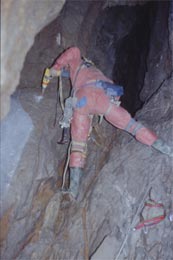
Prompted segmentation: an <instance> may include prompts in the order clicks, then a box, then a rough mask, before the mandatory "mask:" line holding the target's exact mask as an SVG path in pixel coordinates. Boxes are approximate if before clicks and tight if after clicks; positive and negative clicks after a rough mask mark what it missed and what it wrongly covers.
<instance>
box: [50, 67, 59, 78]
mask: <svg viewBox="0 0 173 260" xmlns="http://www.w3.org/2000/svg"><path fill="white" fill-rule="evenodd" d="M49 72H50V76H51V77H52V78H53V77H58V76H60V75H61V70H56V69H55V68H54V67H52V68H50V71H49Z"/></svg>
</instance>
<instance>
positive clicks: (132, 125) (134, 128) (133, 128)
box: [124, 118, 144, 136]
mask: <svg viewBox="0 0 173 260" xmlns="http://www.w3.org/2000/svg"><path fill="white" fill-rule="evenodd" d="M141 128H144V126H143V125H142V124H141V123H138V122H137V121H136V120H134V119H133V118H131V119H130V121H129V123H128V124H127V126H126V127H125V128H124V130H125V131H127V132H129V133H131V134H132V135H133V136H135V135H136V134H137V132H138V131H139V130H140V129H141Z"/></svg>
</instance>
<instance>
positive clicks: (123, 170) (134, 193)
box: [0, 1, 173, 260]
mask: <svg viewBox="0 0 173 260" xmlns="http://www.w3.org/2000/svg"><path fill="white" fill-rule="evenodd" d="M111 2H112V1H111ZM90 4H91V6H90ZM107 4H110V1H107ZM167 4H168V3H167ZM167 4H166V5H164V3H159V4H158V5H157V4H156V6H157V8H156V9H155V13H156V16H155V19H154V18H153V20H154V21H155V22H153V27H154V28H155V30H154V32H155V34H154V35H153V33H151V32H150V35H151V41H150V42H149V44H148V46H149V47H148V48H149V52H148V56H147V57H146V62H147V64H148V68H149V69H148V71H147V73H146V74H145V75H144V82H147V84H146V85H145V87H146V88H147V90H146V92H145V93H147V94H146V96H145V98H143V99H142V101H143V102H144V106H143V107H142V109H141V110H140V111H138V113H137V114H136V118H137V119H138V120H140V121H141V122H143V123H144V124H145V125H147V126H148V127H150V128H152V129H153V130H155V131H156V132H157V134H158V135H159V136H161V137H162V138H163V139H164V140H165V141H167V142H168V144H170V145H173V143H172V139H171V138H170V137H171V136H172V129H173V126H172V103H173V102H172V86H173V78H172V74H169V73H168V74H167V73H165V69H164V68H165V65H166V64H167V59H168V58H169V60H171V59H172V57H173V56H172V50H171V47H172V46H171V45H170V44H169V42H171V41H172V38H171V37H172V20H171V19H170V17H172V14H173V12H170V10H171V9H169V8H168V6H169V5H167ZM95 5H97V4H96V3H94V6H93V9H92V3H91V1H89V2H88V3H85V5H82V6H81V5H80V1H77V4H76V5H74V4H72V2H71V1H69V2H67V3H66V5H65V8H64V9H63V10H62V11H61V13H60V16H59V17H58V18H57V19H55V20H54V21H53V22H51V23H50V24H49V25H48V26H47V27H45V28H44V29H43V30H42V31H41V32H40V33H39V34H38V35H37V36H36V38H35V44H36V45H35V44H34V45H33V46H32V48H31V50H30V53H28V55H27V56H26V60H25V64H24V67H23V70H22V75H21V81H20V84H19V86H18V90H17V91H16V94H15V96H17V98H18V100H19V101H20V104H21V105H22V107H23V109H24V110H25V111H26V113H27V114H28V115H29V117H30V118H31V120H32V124H33V126H34V129H33V131H32V133H31V135H30V138H29V140H28V143H27V145H26V146H25V147H24V151H23V153H22V157H21V160H20V162H19V164H18V167H17V170H16V175H15V176H14V177H13V179H12V182H11V183H10V186H9V190H8V191H9V192H8V193H7V196H6V198H5V200H4V201H2V202H1V205H2V207H1V208H2V211H1V222H0V230H1V232H0V242H1V256H2V259H6V260H7V259H13V258H16V259H23V260H26V259H37V260H38V259H43V260H44V259H70V260H71V259H88V258H90V259H92V260H93V259H100V255H101V256H104V257H105V259H110V260H111V259H137V260H138V259H144V260H145V259H147V258H151V257H152V258H153V259H155V260H156V259H157V260H158V259H160V260H161V259H171V257H172V254H173V252H172V248H173V245H172V241H173V237H172V233H171V232H170V231H171V228H172V225H171V224H172V223H171V222H170V221H169V219H168V216H169V214H171V212H172V210H173V208H172V196H173V193H172V186H171V185H172V182H173V180H172V174H171V173H172V169H173V165H172V160H171V159H170V158H169V157H167V156H165V155H162V154H160V153H158V152H156V151H155V150H153V149H152V148H149V147H146V146H144V145H142V144H140V143H137V142H136V141H135V140H134V138H132V137H131V136H130V135H128V134H127V133H124V132H122V131H120V130H117V131H115V128H113V127H111V126H108V124H107V123H106V122H105V121H103V123H102V125H101V126H99V127H98V126H96V128H95V129H93V132H92V135H91V138H90V140H89V142H88V149H89V152H88V159H87V166H86V169H85V175H84V176H83V178H82V183H81V187H80V196H79V199H78V202H77V203H75V202H70V201H69V199H68V197H66V196H65V195H64V196H62V193H61V192H60V187H61V184H62V172H63V166H64V163H65V160H66V152H67V148H68V146H67V145H65V146H59V145H57V140H58V139H59V138H60V136H61V130H60V128H59V127H58V125H57V124H55V118H56V116H57V119H59V118H60V117H61V109H60V107H59V106H58V108H57V104H56V96H57V92H56V88H55V86H56V84H57V82H56V80H54V81H52V83H51V84H50V88H49V89H48V90H47V91H46V93H45V96H44V98H43V99H41V98H40V88H39V84H40V74H41V72H42V69H43V68H44V67H46V66H48V65H50V64H51V63H52V62H53V59H54V58H55V56H56V54H57V55H58V54H59V53H60V52H61V51H62V50H63V49H64V48H66V47H68V46H70V45H71V44H79V45H80V44H81V46H83V50H82V51H83V52H84V54H85V53H86V54H87V56H89V57H91V58H93V59H94V61H95V62H96V63H97V65H99V66H100V67H101V68H105V72H106V73H107V74H109V73H111V72H112V69H113V59H112V62H111V64H112V66H110V67H107V66H106V65H107V59H108V60H109V58H107V56H106V57H105V58H104V55H103V54H104V53H103V51H102V52H101V47H102V46H99V41H98V42H97V44H98V46H97V48H96V50H95V46H94V44H93V45H92V43H91V39H92V37H93V42H95V41H94V39H95V37H94V36H95V35H94V36H92V34H93V32H94V31H95V28H96V27H97V26H96V27H95V25H96V24H97V25H98V20H99V19H101V18H99V12H98V9H99V8H101V5H100V3H98V6H97V8H96V7H95ZM106 7H109V8H110V7H111V5H110V6H107V5H106ZM104 8H105V7H104ZM89 10H90V11H89ZM92 10H95V12H96V13H97V14H98V17H97V18H98V20H97V19H96V20H95V18H96V17H94V18H93V16H91V18H92V19H91V24H90V27H89V31H87V25H86V22H85V21H86V20H87V17H88V15H89V14H90V13H91V11H92ZM100 10H101V9H100ZM161 10H164V15H162V16H161V15H160V13H161ZM168 10H169V23H168V20H167V19H166V18H165V17H166V16H168ZM103 11H104V9H103ZM93 13H94V11H93ZM77 14H78V15H79V18H78V19H79V20H77V21H76V16H77ZM92 15H93V14H92ZM163 17H164V18H165V19H166V21H167V22H166V21H165V19H163ZM162 19H163V20H162ZM70 21H73V22H71V23H70ZM79 21H80V22H79ZM73 23H74V26H73ZM126 24H127V23H126ZM160 24H162V26H161V27H160ZM168 25H169V28H168ZM81 28H85V30H86V34H85V33H83V31H84V29H83V30H81ZM91 28H93V30H90V29H91ZM118 28H119V27H118ZM130 28H131V27H130ZM160 28H162V29H160ZM168 29H169V30H168ZM161 30H162V31H161ZM121 32H122V31H121ZM165 32H167V33H165ZM168 32H169V34H168ZM58 33H60V34H61V40H62V42H61V45H58V44H59V43H58V42H59V41H58V42H57V36H58V35H59V34H58ZM81 33H83V36H82V37H81V38H80V34H81ZM101 33H102V32H100V34H99V33H98V34H97V35H98V36H99V37H101ZM162 33H163V34H165V35H166V36H165V41H163V42H162V44H161V45H159V46H160V48H153V46H155V45H156V44H157V39H158V38H159V35H160V34H162ZM47 37H48V38H49V43H50V46H51V50H50V47H49V43H48V42H47ZM168 37H169V38H168ZM83 39H85V40H83ZM100 39H101V38H100ZM85 41H86V42H87V43H88V44H89V45H88V46H87V44H86V45H85V44H84V43H85ZM103 42H104V39H103ZM42 44H43V45H42ZM83 44H84V45H83ZM38 46H40V48H39V49H38ZM105 46H107V45H105ZM164 46H167V48H165V47H164ZM87 47H88V48H87ZM99 48H100V49H99ZM94 50H95V51H94ZM103 50H104V49H103ZM100 53H101V54H100ZM105 53H107V52H105ZM109 55H110V54H109ZM161 56H162V57H163V58H162V59H161V60H160V66H159V69H157V73H154V74H153V68H157V60H158V59H157V58H156V57H161ZM150 61H153V64H152V66H151V68H152V69H151V70H150V66H149V65H151V62H150ZM33 63H34V64H33ZM105 64H106V65H105ZM33 65H34V66H33ZM104 66H105V67H104ZM108 68H109V69H108ZM33 71H34V72H33ZM166 71H169V72H170V71H172V64H171V62H169V63H168V65H167V70H166ZM34 73H35V75H37V76H32V75H33V74H34ZM158 74H159V75H160V74H161V75H162V81H163V83H162V84H160V80H158ZM146 79H147V80H146ZM152 80H153V81H152ZM151 82H152V84H154V85H153V88H152V89H153V92H152V91H151V92H150V91H149V89H148V86H150V85H151V84H150V83H151ZM153 82H154V83H153ZM64 84H65V85H67V86H68V82H67V81H65V82H64ZM68 91H69V89H68V87H67V92H68ZM143 91H144V90H143ZM66 94H67V93H65V95H66ZM56 112H57V115H56ZM21 123H22V122H21ZM93 162H94V163H93ZM156 162H157V163H156ZM149 188H152V192H151V196H152V198H153V199H155V200H157V201H161V202H163V203H164V205H165V208H166V214H167V217H166V219H165V220H164V221H163V222H161V223H160V224H158V225H156V226H154V227H152V228H151V229H149V230H148V233H147V234H145V233H144V232H143V231H142V230H140V231H139V232H138V231H136V232H132V231H131V229H132V228H133V227H134V225H135V224H136V223H137V222H138V221H139V214H136V213H140V212H138V207H139V206H140V203H141V201H142V200H143V198H144V197H145V196H146V198H148V193H149ZM156 213H157V212H154V214H156ZM134 216H136V217H135V221H134ZM132 224H133V225H132ZM127 235H128V237H127V240H126V243H125V245H124V247H123V250H122V251H121V252H120V248H121V246H122V243H123V241H124V240H125V239H126V236H127ZM118 254H119V257H118V258H116V257H117V256H118Z"/></svg>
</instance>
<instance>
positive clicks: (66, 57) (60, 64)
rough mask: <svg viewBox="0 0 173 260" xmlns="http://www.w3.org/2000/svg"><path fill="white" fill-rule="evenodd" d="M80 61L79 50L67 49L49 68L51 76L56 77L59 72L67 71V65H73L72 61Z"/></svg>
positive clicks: (74, 48) (75, 48)
mask: <svg viewBox="0 0 173 260" xmlns="http://www.w3.org/2000/svg"><path fill="white" fill-rule="evenodd" d="M80 59H81V54H80V50H79V48H77V47H71V48H69V49H67V50H66V51H65V52H63V53H62V54H61V55H60V56H59V57H58V59H57V60H56V61H55V63H54V65H53V66H52V67H51V68H50V74H51V76H52V77H54V76H57V72H60V74H61V72H64V71H67V70H68V67H69V65H70V64H71V63H73V60H80ZM58 74H59V73H58ZM62 76H63V74H62Z"/></svg>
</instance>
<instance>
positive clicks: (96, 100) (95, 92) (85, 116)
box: [53, 47, 157, 168]
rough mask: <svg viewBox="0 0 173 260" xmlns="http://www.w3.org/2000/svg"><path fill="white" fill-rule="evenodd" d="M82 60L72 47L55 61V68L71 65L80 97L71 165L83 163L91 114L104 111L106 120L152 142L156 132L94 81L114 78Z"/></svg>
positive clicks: (147, 141)
mask: <svg viewBox="0 0 173 260" xmlns="http://www.w3.org/2000/svg"><path fill="white" fill-rule="evenodd" d="M82 62H83V60H82V58H81V54H80V50H79V49H78V48H77V47H71V48H69V49H67V50H66V51H65V52H64V53H63V54H61V55H60V57H59V58H58V59H57V60H56V62H55V64H54V65H53V68H54V69H56V70H60V69H62V68H66V69H69V72H70V79H71V83H72V87H73V91H74V95H75V96H76V97H77V104H76V107H75V108H74V113H73V118H72V122H71V137H72V148H71V155H70V167H80V168H83V167H84V164H85V158H86V143H87V139H88V135H89V131H90V126H91V115H94V114H96V115H104V117H105V118H106V120H107V121H108V122H110V123H111V124H112V125H114V126H115V127H117V128H120V129H123V130H125V131H127V132H129V133H131V134H132V135H134V136H135V137H136V139H137V140H138V141H140V142H141V143H143V144H146V145H149V146H151V145H152V144H153V143H154V142H155V141H156V139H157V136H156V135H155V134H154V133H153V132H152V131H150V130H149V129H147V128H146V127H144V126H143V125H142V124H140V123H139V122H137V121H135V120H134V119H133V118H132V117H131V115H130V114H129V113H128V112H127V111H126V110H125V109H124V108H122V107H121V106H118V105H116V104H114V103H112V102H111V100H110V97H109V96H107V95H106V94H105V92H104V90H103V89H100V88H97V87H96V86H95V85H94V82H95V81H96V80H103V81H106V82H110V83H113V82H112V81H111V80H110V79H108V78H107V77H106V76H104V74H103V73H102V72H101V71H100V70H98V69H97V68H96V67H95V66H90V67H86V66H82ZM92 82H93V83H92Z"/></svg>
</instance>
